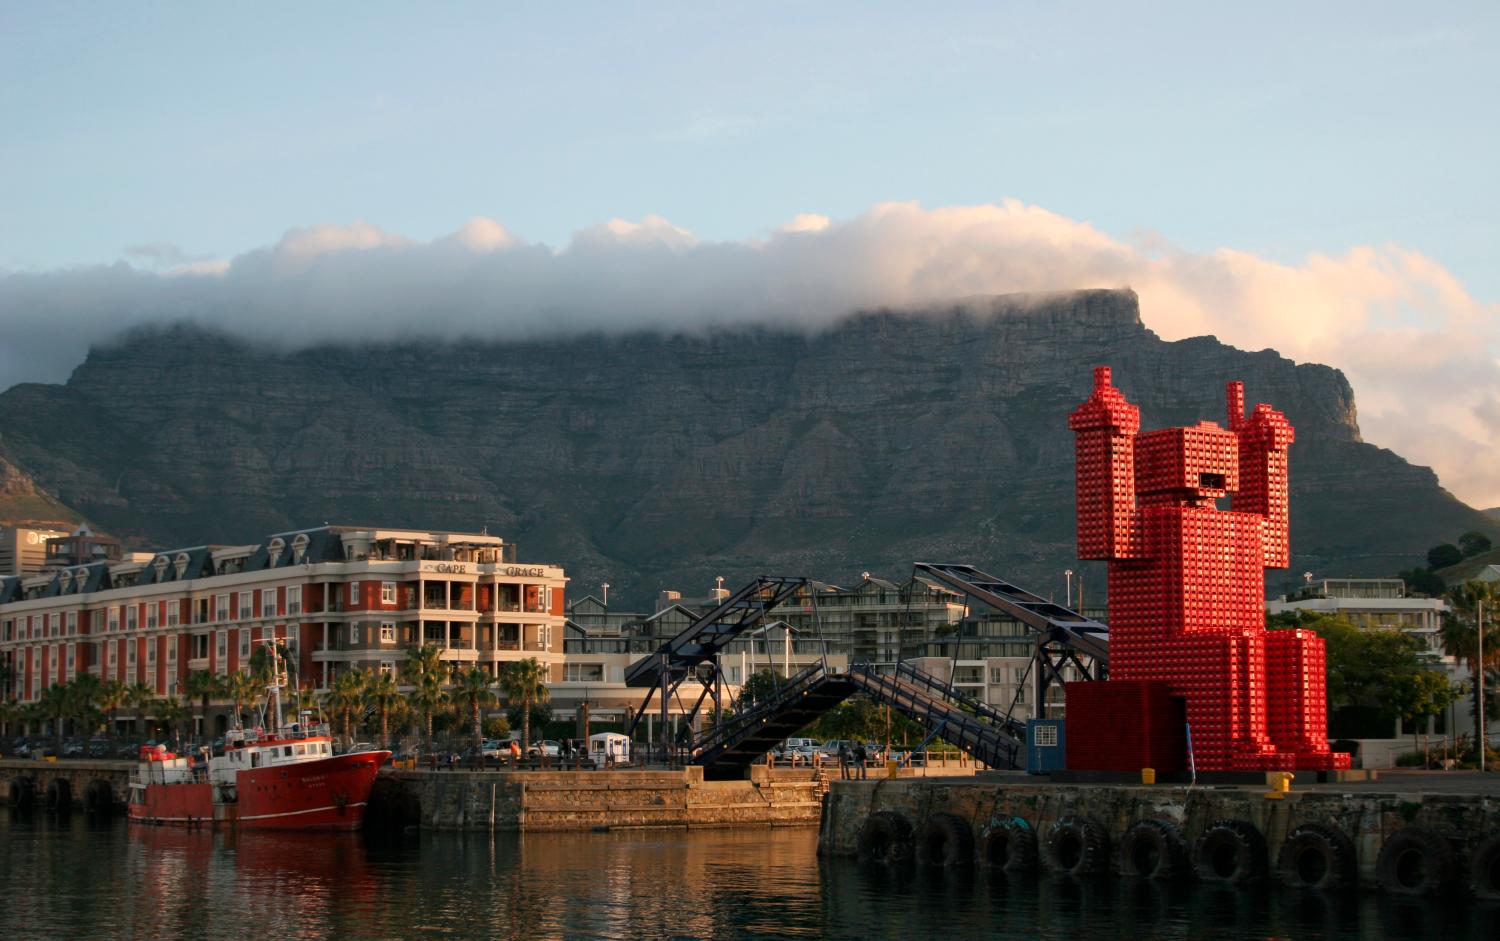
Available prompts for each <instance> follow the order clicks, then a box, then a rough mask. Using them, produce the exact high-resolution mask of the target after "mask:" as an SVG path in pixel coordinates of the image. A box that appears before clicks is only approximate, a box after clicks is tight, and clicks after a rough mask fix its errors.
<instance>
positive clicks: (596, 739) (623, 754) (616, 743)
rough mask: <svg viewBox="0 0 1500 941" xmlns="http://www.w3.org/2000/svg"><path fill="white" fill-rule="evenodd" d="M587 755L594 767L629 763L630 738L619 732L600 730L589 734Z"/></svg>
mask: <svg viewBox="0 0 1500 941" xmlns="http://www.w3.org/2000/svg"><path fill="white" fill-rule="evenodd" d="M589 757H590V758H591V759H593V761H594V767H596V768H604V767H607V766H609V765H628V764H630V738H629V737H628V736H625V735H621V734H620V733H619V732H600V733H598V734H596V735H590V736H589Z"/></svg>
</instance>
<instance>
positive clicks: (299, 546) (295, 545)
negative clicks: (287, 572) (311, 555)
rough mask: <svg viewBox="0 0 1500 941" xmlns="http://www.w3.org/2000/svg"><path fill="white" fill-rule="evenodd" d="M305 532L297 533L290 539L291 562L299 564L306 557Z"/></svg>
mask: <svg viewBox="0 0 1500 941" xmlns="http://www.w3.org/2000/svg"><path fill="white" fill-rule="evenodd" d="M307 542H308V540H307V533H298V534H297V538H296V539H293V540H292V564H293V565H301V564H302V563H303V562H304V561H306V559H307Z"/></svg>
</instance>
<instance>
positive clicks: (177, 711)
mask: <svg viewBox="0 0 1500 941" xmlns="http://www.w3.org/2000/svg"><path fill="white" fill-rule="evenodd" d="M152 712H153V713H154V714H155V716H156V721H157V723H158V724H159V725H161V726H162V728H164V729H165V730H166V731H168V732H171V733H172V740H173V743H174V747H180V743H181V741H182V736H181V734H180V733H181V731H182V730H181V725H182V720H183V719H184V718H185V717H186V716H187V714H188V709H187V706H184V705H183V704H182V700H180V699H178V698H177V697H176V696H167V697H165V698H164V699H158V700H156V702H154V703H153V704H152Z"/></svg>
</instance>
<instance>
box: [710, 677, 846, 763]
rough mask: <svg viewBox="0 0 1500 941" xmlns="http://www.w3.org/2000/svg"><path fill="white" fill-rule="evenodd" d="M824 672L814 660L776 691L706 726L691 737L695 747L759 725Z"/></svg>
mask: <svg viewBox="0 0 1500 941" xmlns="http://www.w3.org/2000/svg"><path fill="white" fill-rule="evenodd" d="M825 672H826V668H825V667H824V665H823V661H822V660H816V661H814V662H812V663H810V664H808V665H807V666H806V667H804V668H803V669H801V670H798V671H797V672H796V673H793V674H792V675H791V676H789V677H787V679H786V681H785V682H783V683H782V684H781V687H780V688H779V689H777V690H776V692H775V693H773V694H771V695H770V696H768V697H766V698H765V699H763V700H761V701H760V702H758V703H756V704H755V705H754V706H753V707H751V708H750V709H748V710H746V711H745V712H742V713H740V714H739V715H736V716H734V717H732V718H730V719H727V720H725V721H724V722H721V723H719V724H718V725H716V726H714V727H712V728H710V729H708V730H706V731H705V732H704V733H703V734H702V735H701V736H699V737H698V738H697V740H695V741H694V743H693V746H694V748H695V750H697V751H699V752H702V753H707V752H708V751H710V750H712V749H715V748H720V747H722V746H724V745H729V744H733V743H734V742H735V741H737V740H738V739H740V738H742V737H743V736H744V735H745V734H746V733H748V732H750V731H753V730H754V729H756V728H758V727H759V726H760V725H761V723H762V721H763V720H764V719H766V718H767V717H769V716H772V715H775V714H776V713H777V712H779V711H781V709H782V708H783V707H785V705H786V704H787V703H788V702H790V701H792V700H793V699H795V698H797V697H798V696H801V695H802V694H803V693H804V692H806V691H807V690H808V689H810V688H811V687H812V685H813V684H814V683H816V682H817V681H818V680H820V679H822V677H823V676H824V674H825Z"/></svg>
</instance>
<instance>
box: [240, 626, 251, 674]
mask: <svg viewBox="0 0 1500 941" xmlns="http://www.w3.org/2000/svg"><path fill="white" fill-rule="evenodd" d="M249 660H250V630H249V628H241V629H240V666H241V667H244V666H245V665H246V664H247V663H248V662H249Z"/></svg>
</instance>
